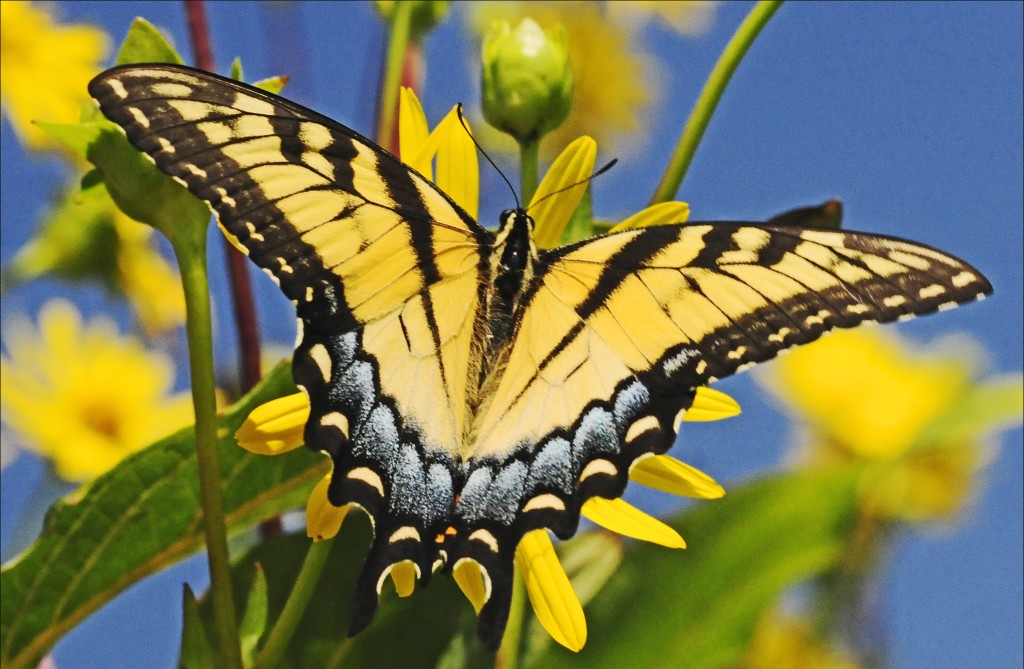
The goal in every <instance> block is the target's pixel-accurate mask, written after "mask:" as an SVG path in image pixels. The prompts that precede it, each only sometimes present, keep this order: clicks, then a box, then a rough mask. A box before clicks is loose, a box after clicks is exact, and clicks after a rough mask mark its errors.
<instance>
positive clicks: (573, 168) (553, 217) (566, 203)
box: [527, 136, 597, 249]
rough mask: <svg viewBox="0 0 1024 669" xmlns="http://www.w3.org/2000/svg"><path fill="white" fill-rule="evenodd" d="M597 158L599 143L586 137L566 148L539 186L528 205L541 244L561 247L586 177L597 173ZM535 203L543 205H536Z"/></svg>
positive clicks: (580, 197)
mask: <svg viewBox="0 0 1024 669" xmlns="http://www.w3.org/2000/svg"><path fill="white" fill-rule="evenodd" d="M596 159H597V142H595V141H594V140H593V139H591V138H590V137H586V136H583V137H580V138H578V139H576V141H574V142H572V143H571V144H570V145H569V146H567V147H565V150H564V151H562V153H561V155H560V156H558V158H556V159H555V162H554V163H553V164H552V165H551V169H549V170H548V172H547V174H545V175H544V179H543V180H541V182H540V185H539V186H537V192H536V193H534V194H533V199H532V200H531V201H530V206H529V207H527V210H528V211H529V212H530V216H532V217H533V220H534V221H536V223H537V228H536V229H535V230H534V235H533V238H534V241H536V243H537V246H538V247H540V248H542V249H550V248H554V247H555V246H558V244H559V242H560V241H561V238H562V231H563V230H565V226H566V224H567V223H568V222H569V218H570V217H571V216H572V212H574V211H575V210H576V207H577V205H579V203H580V200H581V199H583V194H584V193H585V192H586V191H587V185H588V182H586V181H583V180H584V179H586V178H587V177H589V176H590V175H591V174H592V173H593V171H594V161H595V160H596ZM581 182H582V183H581ZM572 184H577V185H576V186H574V187H573V188H568V190H565V191H562V192H561V193H558V194H557V195H551V194H552V193H556V192H558V191H560V190H562V189H563V188H567V187H568V186H571V185H572ZM548 195H551V197H548ZM541 200H543V202H542V201H541ZM535 202H536V203H539V204H537V205H536V206H535V205H534V203H535Z"/></svg>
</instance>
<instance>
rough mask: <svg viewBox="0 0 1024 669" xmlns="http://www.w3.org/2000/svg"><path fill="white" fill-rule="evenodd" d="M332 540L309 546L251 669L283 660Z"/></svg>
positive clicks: (264, 668) (265, 668)
mask: <svg viewBox="0 0 1024 669" xmlns="http://www.w3.org/2000/svg"><path fill="white" fill-rule="evenodd" d="M332 543H333V540H330V539H328V540H326V541H317V542H315V543H313V544H311V545H310V547H309V551H308V552H307V553H306V559H305V560H304V561H303V563H302V569H301V570H299V575H298V577H297V578H296V579H295V585H293V586H292V592H291V594H290V595H288V601H287V602H285V605H284V609H283V610H282V611H281V616H280V617H279V618H278V619H277V622H276V623H274V627H273V629H271V630H270V634H269V635H268V636H267V641H266V643H264V644H263V648H261V649H260V652H259V654H258V655H257V656H256V660H255V661H254V662H253V665H252V669H273V667H275V666H277V664H278V663H279V662H280V661H281V658H282V657H284V652H285V649H287V648H288V642H289V641H291V639H292V636H293V635H294V634H295V630H296V629H298V626H299V621H300V620H302V614H303V613H305V612H306V607H307V606H309V600H310V599H312V597H313V592H314V591H315V590H316V584H317V583H318V582H319V580H320V573H321V572H322V571H323V569H324V565H325V564H326V563H327V556H328V555H330V552H331V545H332Z"/></svg>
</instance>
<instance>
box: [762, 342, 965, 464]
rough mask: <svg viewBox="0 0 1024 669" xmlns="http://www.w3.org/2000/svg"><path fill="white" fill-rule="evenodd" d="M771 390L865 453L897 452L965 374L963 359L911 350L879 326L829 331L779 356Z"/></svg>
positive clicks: (950, 398) (948, 399) (942, 407)
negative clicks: (810, 342) (781, 356)
mask: <svg viewBox="0 0 1024 669" xmlns="http://www.w3.org/2000/svg"><path fill="white" fill-rule="evenodd" d="M771 378H772V384H771V386H770V388H772V389H774V390H775V391H776V392H777V394H778V395H779V396H780V397H781V398H784V399H785V400H786V402H787V403H789V404H791V405H792V407H793V408H794V409H795V410H796V411H797V412H798V414H799V415H800V416H801V417H802V418H804V419H805V420H807V421H808V422H810V423H811V424H812V425H813V426H814V427H815V429H818V430H823V431H824V432H825V433H826V434H827V435H828V436H829V437H830V440H832V441H834V442H836V443H838V444H840V445H842V446H843V447H844V448H846V449H848V450H849V451H851V452H852V453H853V454H855V455H858V456H860V457H864V458H869V459H885V458H896V457H899V456H900V455H903V453H905V452H906V451H907V449H909V448H910V447H911V446H912V445H913V443H914V439H915V437H916V436H917V435H918V434H920V433H921V430H922V429H923V428H924V427H925V426H926V425H928V424H929V423H931V422H932V421H934V420H935V418H936V417H937V416H939V415H941V414H942V413H943V412H944V411H946V410H947V409H948V408H949V406H950V405H951V404H952V403H953V402H954V401H955V400H956V398H957V397H958V396H959V395H960V394H961V393H963V391H964V388H965V387H966V385H967V383H968V382H969V380H970V370H969V367H968V365H967V364H966V362H965V361H964V360H961V359H957V358H952V357H935V356H919V355H914V354H913V353H911V351H909V350H907V349H905V348H904V347H903V346H902V345H901V344H900V342H899V341H898V340H897V339H896V338H895V337H894V336H893V335H889V334H886V333H884V332H883V331H881V330H879V329H877V328H859V329H856V330H841V331H839V332H833V333H832V334H830V335H829V336H827V337H824V338H823V339H821V340H820V341H817V342H815V343H813V344H811V345H809V346H804V347H801V348H798V349H796V350H795V351H791V352H790V353H789V354H788V355H786V356H785V357H783V358H780V360H779V362H778V363H777V364H776V366H775V369H774V373H773V374H772V375H771Z"/></svg>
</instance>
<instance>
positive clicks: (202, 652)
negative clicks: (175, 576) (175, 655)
mask: <svg viewBox="0 0 1024 669" xmlns="http://www.w3.org/2000/svg"><path fill="white" fill-rule="evenodd" d="M182 610H183V611H182V621H183V622H182V626H181V658H180V659H179V661H178V666H180V667H182V669H216V667H217V662H216V655H215V654H214V652H213V647H212V646H211V645H210V638H209V637H207V636H206V628H205V627H204V626H203V621H202V619H201V618H200V617H199V604H197V603H196V596H195V595H194V594H192V588H190V587H188V583H186V584H185V588H184V594H183V606H182Z"/></svg>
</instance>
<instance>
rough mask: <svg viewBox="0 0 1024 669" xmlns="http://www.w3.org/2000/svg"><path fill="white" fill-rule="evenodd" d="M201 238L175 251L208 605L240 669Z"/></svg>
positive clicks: (226, 651)
mask: <svg viewBox="0 0 1024 669" xmlns="http://www.w3.org/2000/svg"><path fill="white" fill-rule="evenodd" d="M201 232H202V234H197V235H195V236H194V237H193V238H191V239H189V240H188V242H190V243H183V241H179V242H178V243H175V244H174V251H175V256H176V257H177V259H178V267H179V268H180V270H181V281H182V285H183V287H184V289H185V313H186V316H187V318H186V323H185V327H186V331H187V332H188V351H189V367H190V371H191V375H192V406H193V407H194V409H195V414H196V457H197V460H198V464H199V495H200V500H201V501H202V506H203V521H204V526H205V527H204V531H205V533H206V555H207V560H208V562H209V566H210V599H211V600H212V603H213V614H214V622H215V625H216V632H217V645H218V647H219V649H220V666H221V667H224V668H225V669H241V667H242V653H241V648H240V646H239V638H238V621H237V619H236V617H235V602H234V599H233V597H232V594H231V563H230V560H229V556H228V539H227V529H226V526H225V522H224V500H223V497H222V493H221V479H220V462H219V459H218V453H217V403H216V395H215V387H214V380H213V328H212V325H211V319H210V291H209V282H208V278H207V274H206V237H205V228H204V229H203V230H202V231H201ZM172 241H173V240H172Z"/></svg>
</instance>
